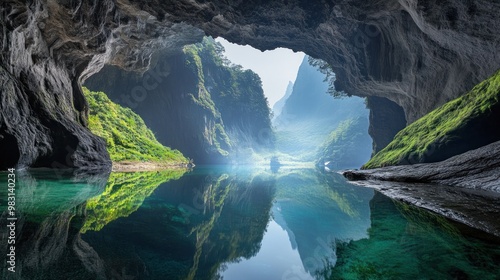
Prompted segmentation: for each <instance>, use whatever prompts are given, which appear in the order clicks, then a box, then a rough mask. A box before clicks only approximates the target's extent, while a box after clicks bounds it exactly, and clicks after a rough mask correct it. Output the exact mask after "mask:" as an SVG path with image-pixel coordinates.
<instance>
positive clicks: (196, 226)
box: [0, 167, 500, 280]
mask: <svg viewBox="0 0 500 280" xmlns="http://www.w3.org/2000/svg"><path fill="white" fill-rule="evenodd" d="M0 182H6V175H5V174H0ZM5 197H6V188H2V189H0V203H1V205H0V207H2V208H1V209H0V210H1V211H2V212H4V210H5V205H6V199H5ZM16 198H17V200H16V201H17V206H18V207H17V213H16V215H17V216H18V217H19V220H18V222H17V232H16V235H17V238H18V242H17V244H18V245H17V246H16V256H17V262H16V273H10V272H8V271H6V267H5V266H4V267H2V273H1V275H2V279H220V278H223V279H238V280H239V279H499V275H500V266H499V263H500V246H499V243H498V239H495V238H491V239H489V241H484V239H483V240H478V239H475V238H473V237H471V236H469V235H465V234H464V233H463V232H464V229H465V232H469V230H467V228H464V227H460V229H461V230H459V229H458V228H457V227H456V225H454V224H452V223H450V222H448V221H447V220H445V219H444V218H442V217H439V216H436V215H433V214H431V213H429V212H427V211H424V210H421V209H418V208H415V207H411V206H408V205H405V204H402V203H400V202H395V201H393V200H391V199H388V198H387V197H385V196H383V195H381V194H380V193H377V192H375V191H373V190H371V189H367V188H362V187H357V186H354V185H351V184H349V183H347V182H346V181H345V180H344V178H343V177H341V176H340V175H338V174H324V173H322V172H319V171H317V170H314V169H297V170H280V171H279V172H278V173H276V174H273V173H271V172H269V171H267V170H256V169H245V168H239V169H234V168H225V167H211V168H197V169H195V170H194V171H191V172H189V173H185V174H184V172H183V171H169V172H151V173H144V172H143V173H126V174H123V173H113V174H111V175H110V176H108V175H107V174H104V175H76V176H75V175H74V174H61V173H59V174H54V173H51V172H35V173H24V174H18V184H17V188H16ZM5 215H6V213H5V212H4V214H3V216H2V219H1V225H0V226H1V229H2V231H1V233H2V236H1V240H0V243H1V244H0V246H1V247H0V248H1V249H2V252H6V250H7V248H6V244H7V241H6V239H5V238H6V234H5V233H6V232H5V230H4V229H5V228H6V225H5V223H6V219H5V217H6V216H5ZM5 255H6V254H4V253H2V258H5ZM2 260H3V262H2V263H3V264H5V260H4V259H2Z"/></svg>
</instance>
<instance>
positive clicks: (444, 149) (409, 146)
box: [364, 71, 500, 168]
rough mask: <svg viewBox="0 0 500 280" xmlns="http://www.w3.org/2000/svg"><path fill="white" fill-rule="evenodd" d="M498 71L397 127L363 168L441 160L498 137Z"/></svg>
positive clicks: (499, 136)
mask: <svg viewBox="0 0 500 280" xmlns="http://www.w3.org/2000/svg"><path fill="white" fill-rule="evenodd" d="M499 100H500V71H497V72H496V73H495V74H494V75H493V76H491V77H490V78H488V79H486V80H485V81H483V82H481V83H480V84H478V85H477V86H475V87H474V88H473V89H472V90H471V91H470V92H468V93H467V94H465V95H463V96H461V97H459V98H457V99H455V100H452V101H450V102H448V103H446V104H444V105H443V106H441V107H439V108H437V109H435V110H434V111H432V112H430V113H429V114H427V115H425V116H424V117H422V118H421V119H419V120H417V121H416V122H414V123H412V124H411V125H409V126H408V127H406V128H405V129H403V130H401V131H400V132H399V133H398V134H396V136H395V137H394V140H393V141H392V142H391V143H390V144H389V145H388V146H387V147H385V148H384V149H383V150H381V151H380V152H379V153H377V154H376V155H375V156H374V157H373V158H372V159H371V160H370V161H368V163H366V164H365V165H364V168H376V167H382V166H389V165H398V164H413V163H419V162H435V161H441V160H444V159H446V158H449V157H451V156H454V155H457V154H461V153H463V152H466V151H468V150H472V149H475V148H479V147H481V146H483V145H486V144H489V143H492V142H494V141H497V140H500V130H499V129H498V120H499V119H500V102H499Z"/></svg>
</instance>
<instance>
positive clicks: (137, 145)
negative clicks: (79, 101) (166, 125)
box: [83, 88, 189, 164]
mask: <svg viewBox="0 0 500 280" xmlns="http://www.w3.org/2000/svg"><path fill="white" fill-rule="evenodd" d="M83 93H84V94H85V97H86V98H87V101H88V103H89V123H88V127H89V129H90V131H92V133H94V134H96V135H97V136H100V137H102V138H104V140H106V148H107V150H108V152H109V155H110V157H111V160H112V161H114V162H120V161H149V162H162V163H172V164H181V163H182V164H186V163H188V162H189V160H188V159H186V158H185V157H184V156H183V155H182V154H181V152H179V151H177V150H172V149H170V148H168V147H165V146H163V145H162V144H161V143H160V142H158V141H157V140H156V137H155V135H154V133H153V132H152V131H151V130H150V129H149V128H148V127H147V126H146V124H145V123H144V121H143V120H142V118H141V117H140V116H139V115H137V114H136V113H134V112H132V110H130V109H128V108H123V107H121V106H120V105H118V104H116V103H114V102H112V101H111V100H110V99H109V98H108V97H107V96H106V94H105V93H103V92H93V91H89V90H88V89H86V88H83Z"/></svg>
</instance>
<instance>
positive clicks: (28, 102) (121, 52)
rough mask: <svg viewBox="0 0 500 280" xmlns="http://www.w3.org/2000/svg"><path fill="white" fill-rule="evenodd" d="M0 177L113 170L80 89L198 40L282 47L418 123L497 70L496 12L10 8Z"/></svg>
mask: <svg viewBox="0 0 500 280" xmlns="http://www.w3.org/2000/svg"><path fill="white" fill-rule="evenodd" d="M0 5H1V6H0V7H1V8H0V9H1V12H0V17H1V18H0V19H1V20H0V28H1V30H2V32H0V34H1V35H0V36H1V40H0V48H1V49H2V53H1V63H0V66H1V67H0V73H1V74H0V81H1V84H2V90H1V92H0V100H1V102H0V111H1V112H2V113H1V116H2V118H1V120H0V127H1V128H0V134H1V135H2V137H1V140H0V141H1V143H0V146H2V150H1V152H2V157H4V158H8V160H6V161H2V166H1V167H2V168H5V167H8V166H11V165H19V166H26V165H28V166H54V165H59V166H61V165H64V166H88V165H94V166H95V165H109V157H108V156H107V154H106V152H105V151H104V143H102V141H100V140H98V138H96V137H94V136H93V135H92V134H91V133H89V131H88V130H87V129H85V125H86V121H87V112H88V108H87V105H86V101H85V98H84V97H83V94H82V92H81V89H80V84H81V82H82V81H84V80H85V79H86V78H88V77H89V76H91V75H92V74H94V73H96V72H97V71H99V70H100V69H101V68H102V66H103V65H104V64H113V65H116V66H119V67H121V68H124V69H145V68H147V67H148V66H149V61H150V57H151V54H152V53H153V52H154V51H155V50H156V49H158V48H160V47H161V48H165V49H167V50H168V51H171V50H175V49H179V48H180V47H181V46H183V45H185V44H187V43H192V42H195V41H199V40H200V39H201V36H202V33H203V32H202V31H201V30H203V31H204V32H205V33H207V34H209V35H212V36H223V37H224V38H226V39H228V40H229V41H231V42H234V43H240V44H250V45H252V46H254V47H256V48H259V49H261V50H264V49H273V48H275V47H279V46H281V47H287V48H290V49H293V50H295V51H304V52H306V53H308V54H309V55H311V56H313V57H316V58H321V59H323V60H325V61H327V62H328V63H330V64H331V65H332V67H333V70H334V72H335V73H336V76H337V81H336V87H337V89H338V90H344V91H346V92H348V93H351V94H354V95H359V96H379V97H385V98H387V99H389V100H391V101H393V102H395V103H397V104H398V105H400V106H401V107H402V108H403V109H404V112H405V116H406V120H407V121H408V122H410V123H411V122H413V121H414V120H416V119H417V118H418V117H421V116H422V115H424V114H425V113H427V112H429V111H430V110H432V109H434V108H435V107H436V106H438V105H441V104H443V103H445V102H446V101H448V100H451V99H452V98H455V97H457V96H458V95H460V94H461V93H463V92H465V91H466V89H467V88H470V87H471V86H472V85H474V84H476V83H478V82H479V81H481V80H483V79H485V78H486V77H487V76H488V75H491V74H492V73H493V71H494V70H496V69H497V68H498V65H499V64H500V56H498V53H499V49H500V44H499V38H500V36H499V35H500V28H498V25H499V20H498V17H497V13H498V11H499V10H500V4H499V3H496V2H492V1H486V0H470V1H458V0H450V1H446V2H439V3H438V2H432V1H417V0H399V1H396V0H382V1H377V2H371V1H361V0H354V1H353V0H339V1H335V3H331V2H325V1H319V0H318V1H300V0H295V1H294V0H282V1H268V2H264V1H245V2H231V3H228V2H226V1H202V2H201V1H200V2H197V1H191V0H181V1H157V0H156V1H149V2H145V1H139V0H132V1H121V0H119V1H111V0H100V1H94V2H92V3H89V2H85V1H44V0H34V1H31V2H25V1H19V0H9V1H3V2H2V3H1V4H0Z"/></svg>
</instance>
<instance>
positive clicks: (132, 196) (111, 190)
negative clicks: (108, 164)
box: [81, 169, 185, 233]
mask: <svg viewBox="0 0 500 280" xmlns="http://www.w3.org/2000/svg"><path fill="white" fill-rule="evenodd" d="M184 173H185V170H183V169H179V170H166V171H161V172H131V173H121V172H113V173H111V175H110V177H109V180H108V183H107V184H106V188H105V190H104V192H103V193H102V194H100V195H99V196H96V197H93V198H91V199H89V200H87V207H86V211H87V219H86V220H85V224H84V225H83V227H82V229H81V232H82V233H85V232H86V231H88V230H93V231H99V230H101V229H102V228H103V227H104V226H105V225H107V224H108V223H110V222H111V221H114V220H116V219H118V218H120V217H128V216H129V215H130V214H132V213H133V212H135V211H136V210H137V209H138V208H139V207H140V206H141V205H142V203H143V202H144V199H146V198H147V197H149V196H150V195H151V194H152V193H153V191H154V190H155V189H156V188H157V187H158V186H159V185H160V184H162V183H164V182H168V181H170V180H177V179H179V178H180V177H181V176H182V175H183V174H184Z"/></svg>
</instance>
